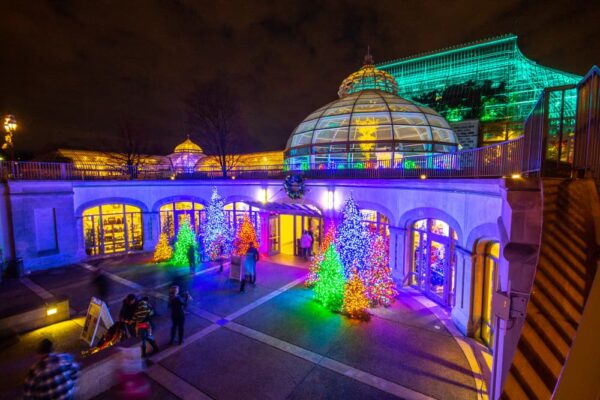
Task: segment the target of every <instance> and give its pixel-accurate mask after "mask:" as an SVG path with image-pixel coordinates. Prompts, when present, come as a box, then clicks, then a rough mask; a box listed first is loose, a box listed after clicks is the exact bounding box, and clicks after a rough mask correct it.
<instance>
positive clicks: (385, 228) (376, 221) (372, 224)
mask: <svg viewBox="0 0 600 400" xmlns="http://www.w3.org/2000/svg"><path fill="white" fill-rule="evenodd" d="M360 214H361V215H362V219H363V223H364V224H365V225H366V226H367V227H368V228H370V229H371V230H372V231H374V232H377V233H378V234H380V235H384V236H385V237H388V236H389V235H390V228H389V227H390V220H389V219H388V217H386V216H385V214H382V213H380V212H377V211H375V210H362V209H361V210H360Z"/></svg>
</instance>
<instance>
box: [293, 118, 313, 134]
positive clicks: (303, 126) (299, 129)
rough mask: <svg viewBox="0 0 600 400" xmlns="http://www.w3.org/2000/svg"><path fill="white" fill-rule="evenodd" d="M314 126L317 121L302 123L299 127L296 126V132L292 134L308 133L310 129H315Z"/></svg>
mask: <svg viewBox="0 0 600 400" xmlns="http://www.w3.org/2000/svg"><path fill="white" fill-rule="evenodd" d="M315 125H317V120H316V119H314V120H312V121H305V122H302V123H301V124H300V125H298V127H297V128H296V130H295V131H294V133H301V132H306V131H310V130H312V129H314V128H315Z"/></svg>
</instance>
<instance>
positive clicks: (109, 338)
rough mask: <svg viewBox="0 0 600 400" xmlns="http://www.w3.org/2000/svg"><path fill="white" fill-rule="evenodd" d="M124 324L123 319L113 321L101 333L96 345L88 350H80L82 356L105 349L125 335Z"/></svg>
mask: <svg viewBox="0 0 600 400" xmlns="http://www.w3.org/2000/svg"><path fill="white" fill-rule="evenodd" d="M126 329H127V328H126V325H125V323H124V322H123V321H117V322H115V323H114V324H113V325H112V326H111V327H110V328H108V330H107V331H106V332H105V333H104V335H102V337H101V338H100V340H99V341H98V343H97V344H96V346H94V347H92V348H91V349H89V350H84V351H82V352H81V355H82V356H83V357H88V356H91V355H92V354H96V353H98V352H100V351H102V350H104V349H107V348H109V347H111V346H114V345H115V344H117V343H119V342H120V341H121V339H123V337H124V336H126V335H127V332H126Z"/></svg>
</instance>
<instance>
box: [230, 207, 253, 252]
mask: <svg viewBox="0 0 600 400" xmlns="http://www.w3.org/2000/svg"><path fill="white" fill-rule="evenodd" d="M250 243H254V247H255V248H256V249H258V240H257V237H256V231H255V230H254V225H252V222H250V217H248V214H244V219H243V220H242V224H241V225H240V227H239V228H238V231H237V234H236V237H235V240H234V241H233V254H235V255H236V256H243V255H246V252H247V251H248V248H249V247H250Z"/></svg>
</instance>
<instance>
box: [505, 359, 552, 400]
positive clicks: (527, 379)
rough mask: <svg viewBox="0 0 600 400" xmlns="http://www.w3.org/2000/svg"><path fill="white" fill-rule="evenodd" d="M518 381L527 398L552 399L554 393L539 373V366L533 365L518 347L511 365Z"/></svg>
mask: <svg viewBox="0 0 600 400" xmlns="http://www.w3.org/2000/svg"><path fill="white" fill-rule="evenodd" d="M510 369H511V372H512V373H513V375H514V377H515V379H516V381H517V382H518V384H520V386H521V387H522V389H523V390H524V391H525V392H526V393H527V397H526V398H527V399H540V400H541V399H550V396H551V395H552V393H551V392H550V391H549V390H548V388H547V387H546V384H545V383H544V381H543V380H542V378H540V376H539V375H538V373H537V366H536V365H531V363H530V362H529V360H527V357H525V355H524V354H523V353H522V351H521V349H520V348H517V351H516V352H515V357H514V358H513V363H512V366H511V368H510Z"/></svg>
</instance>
